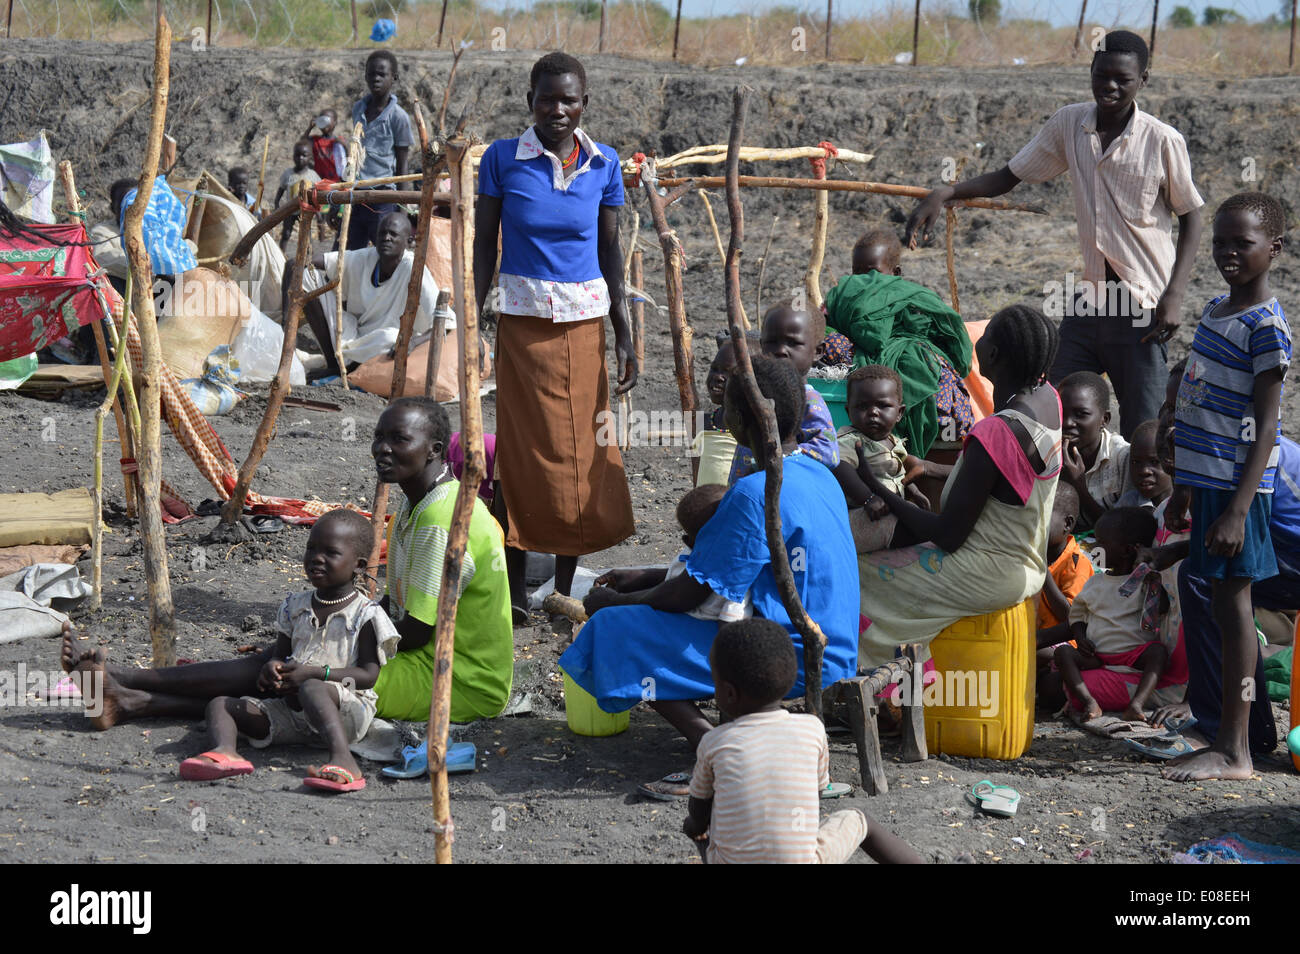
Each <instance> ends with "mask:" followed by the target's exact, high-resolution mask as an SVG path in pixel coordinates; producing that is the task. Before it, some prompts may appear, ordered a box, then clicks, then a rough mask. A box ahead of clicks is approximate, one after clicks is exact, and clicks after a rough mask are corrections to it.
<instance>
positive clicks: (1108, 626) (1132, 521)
mask: <svg viewBox="0 0 1300 954" xmlns="http://www.w3.org/2000/svg"><path fill="white" fill-rule="evenodd" d="M1155 535H1156V518H1155V517H1154V516H1152V514H1151V511H1150V510H1148V509H1145V508H1142V507H1124V508H1116V509H1114V510H1108V511H1106V513H1104V514H1102V517H1101V519H1100V520H1098V521H1097V545H1098V546H1099V547H1100V548H1101V556H1102V560H1103V565H1104V567H1105V572H1104V573H1098V574H1095V575H1094V576H1093V577H1092V578H1091V579H1090V580H1088V582H1087V583H1085V584H1084V585H1083V589H1082V590H1080V591H1079V595H1078V596H1076V597H1075V598H1074V603H1073V604H1071V606H1070V632H1071V634H1072V635H1073V636H1074V641H1075V645H1074V646H1068V645H1067V646H1058V647H1057V648H1056V654H1055V661H1056V667H1057V669H1059V670H1060V676H1061V682H1062V685H1063V688H1064V689H1065V691H1066V694H1067V695H1068V696H1069V699H1070V704H1071V705H1072V706H1073V707H1074V708H1075V709H1077V710H1079V711H1081V712H1082V713H1083V718H1084V720H1085V721H1091V720H1092V719H1096V718H1099V717H1100V716H1101V715H1102V714H1103V712H1106V711H1119V710H1122V712H1123V714H1122V715H1121V716H1120V718H1122V719H1124V720H1126V721H1129V722H1145V721H1146V713H1145V710H1146V706H1147V702H1148V700H1151V699H1152V698H1153V697H1155V693H1156V691H1157V690H1169V691H1168V692H1163V693H1162V694H1161V695H1160V696H1159V697H1155V704H1156V705H1164V704H1165V703H1168V702H1176V701H1178V699H1179V698H1181V695H1182V687H1183V686H1184V685H1185V684H1186V682H1187V660H1186V656H1185V655H1184V654H1183V653H1182V652H1181V646H1179V645H1178V638H1177V629H1176V623H1173V621H1172V620H1171V619H1170V613H1169V610H1170V604H1171V600H1170V596H1169V593H1170V591H1171V590H1172V592H1174V594H1175V596H1176V594H1177V589H1176V587H1166V586H1164V584H1163V582H1161V578H1160V574H1159V573H1156V572H1153V573H1152V574H1150V575H1149V576H1148V577H1147V578H1146V579H1143V580H1140V581H1139V580H1136V579H1133V578H1132V577H1133V575H1134V570H1135V568H1137V553H1138V549H1139V548H1149V547H1150V546H1151V544H1152V542H1153V541H1154V539H1155ZM1175 656H1177V659H1174V657H1175ZM1171 660H1173V661H1174V662H1176V665H1171Z"/></svg>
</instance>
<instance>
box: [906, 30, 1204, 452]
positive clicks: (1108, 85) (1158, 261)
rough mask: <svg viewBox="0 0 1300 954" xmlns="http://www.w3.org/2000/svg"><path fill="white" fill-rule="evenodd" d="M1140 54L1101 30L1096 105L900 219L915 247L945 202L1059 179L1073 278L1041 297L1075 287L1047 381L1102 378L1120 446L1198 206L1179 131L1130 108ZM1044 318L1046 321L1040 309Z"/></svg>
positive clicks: (1157, 347) (1131, 39) (1181, 279)
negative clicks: (1068, 207) (1116, 417)
mask: <svg viewBox="0 0 1300 954" xmlns="http://www.w3.org/2000/svg"><path fill="white" fill-rule="evenodd" d="M1148 55H1149V54H1148V50H1147V45H1146V42H1145V41H1144V40H1143V39H1142V38H1141V37H1139V36H1137V35H1136V34H1134V33H1130V32H1128V31H1127V30H1116V31H1113V32H1111V33H1108V34H1106V36H1105V39H1104V40H1103V42H1102V44H1101V46H1100V47H1099V48H1098V49H1097V51H1096V52H1095V53H1094V55H1093V58H1092V93H1093V99H1094V100H1095V103H1074V104H1071V105H1069V106H1065V107H1063V108H1061V109H1059V110H1057V112H1056V113H1055V114H1054V115H1053V116H1052V117H1051V119H1049V120H1048V121H1047V123H1046V124H1045V125H1044V126H1043V127H1042V129H1040V130H1039V131H1038V133H1037V135H1035V136H1034V138H1033V139H1032V140H1030V142H1029V143H1028V144H1027V145H1026V146H1025V147H1024V148H1023V149H1021V150H1020V151H1019V152H1018V153H1016V155H1015V156H1014V157H1012V159H1011V161H1010V162H1008V163H1007V164H1006V165H1005V166H1003V167H1002V168H1001V169H999V170H998V171H996V172H990V173H987V174H985V175H982V176H978V177H977V178H974V179H968V180H966V181H964V182H958V183H956V184H954V185H951V186H943V187H941V188H939V189H935V190H934V191H933V192H931V193H930V194H929V195H927V196H926V197H925V199H924V200H922V202H921V204H920V205H918V206H917V208H916V211H914V212H913V213H912V217H911V218H910V219H909V220H908V223H907V239H908V241H909V242H911V243H913V244H915V243H914V238H913V237H914V235H916V234H917V232H918V230H919V231H920V232H921V233H922V234H923V235H924V237H926V238H927V239H928V238H929V235H930V229H931V226H932V225H933V223H934V222H935V221H936V220H937V218H938V216H939V214H940V211H941V210H942V209H943V206H944V203H946V202H948V201H951V200H953V199H973V198H976V197H980V196H997V195H1002V194H1003V193H1006V192H1009V191H1011V190H1012V189H1013V188H1015V187H1016V186H1017V185H1019V184H1020V183H1021V182H1045V181H1047V180H1048V179H1053V178H1055V177H1056V176H1059V175H1060V174H1061V173H1063V172H1067V171H1068V172H1069V173H1070V188H1071V191H1072V192H1073V194H1074V212H1075V218H1076V219H1077V221H1078V228H1079V247H1080V250H1081V251H1082V253H1083V263H1084V268H1083V280H1082V281H1081V282H1080V281H1076V280H1074V278H1073V277H1072V276H1067V280H1066V281H1065V282H1064V283H1062V282H1049V283H1048V284H1047V286H1046V287H1045V289H1044V291H1045V294H1046V292H1047V290H1048V288H1051V287H1053V286H1055V287H1058V288H1061V289H1065V291H1066V296H1065V297H1066V298H1071V297H1072V295H1073V291H1074V289H1079V290H1080V294H1079V295H1078V296H1077V297H1073V300H1064V301H1061V302H1058V303H1057V304H1058V305H1059V306H1060V307H1059V309H1058V311H1057V314H1062V315H1063V317H1062V320H1061V345H1060V350H1059V351H1058V353H1057V356H1056V362H1055V364H1054V365H1053V366H1052V371H1051V375H1050V377H1051V381H1052V383H1053V384H1055V383H1056V382H1058V381H1060V380H1061V379H1062V378H1064V377H1065V376H1067V375H1069V374H1072V373H1074V372H1075V371H1095V372H1097V373H1105V374H1106V375H1108V376H1109V377H1110V382H1111V385H1112V386H1113V387H1114V388H1115V396H1116V397H1117V398H1118V399H1119V407H1120V434H1121V435H1122V436H1123V437H1124V439H1125V440H1126V441H1127V440H1131V439H1132V436H1133V432H1134V430H1136V429H1137V426H1138V425H1139V424H1141V423H1142V422H1143V421H1146V420H1150V419H1151V418H1153V417H1155V416H1156V412H1157V411H1158V410H1159V408H1160V404H1161V402H1162V401H1163V400H1164V382H1165V366H1166V361H1167V357H1168V355H1167V351H1166V342H1168V341H1169V339H1170V338H1172V337H1173V336H1174V333H1175V332H1176V331H1177V330H1178V325H1179V323H1180V317H1179V313H1180V312H1181V310H1182V303H1183V293H1184V290H1185V289H1186V287H1187V279H1188V277H1189V276H1190V275H1191V270H1192V264H1193V261H1194V259H1195V257H1196V246H1197V243H1198V242H1199V240H1200V236H1201V217H1200V207H1201V206H1202V205H1203V204H1204V201H1203V200H1202V199H1201V196H1200V194H1199V193H1198V192H1197V191H1196V186H1195V185H1194V184H1193V182H1192V172H1191V160H1190V158H1189V157H1188V154H1187V143H1186V141H1185V140H1184V139H1183V137H1182V135H1181V134H1179V132H1178V131H1177V130H1176V129H1174V128H1173V127H1172V126H1169V125H1167V124H1165V123H1162V122H1160V120H1158V119H1156V118H1155V117H1154V116H1151V115H1149V114H1147V113H1144V112H1142V110H1140V109H1139V108H1138V106H1137V102H1136V97H1137V94H1138V91H1139V90H1140V89H1142V88H1143V87H1144V86H1146V84H1147V77H1148V74H1147V60H1148ZM1174 218H1177V219H1178V241H1177V244H1176V245H1175V242H1174V239H1173V219H1174ZM1046 310H1047V311H1048V313H1049V314H1051V308H1050V302H1049V307H1048V308H1047V309H1046Z"/></svg>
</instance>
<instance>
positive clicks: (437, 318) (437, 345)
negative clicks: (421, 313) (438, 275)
mask: <svg viewBox="0 0 1300 954" xmlns="http://www.w3.org/2000/svg"><path fill="white" fill-rule="evenodd" d="M450 300H451V292H450V290H448V289H446V288H441V289H439V290H438V303H437V305H435V306H434V309H433V331H432V335H433V337H431V338H430V339H429V361H428V363H427V364H426V365H425V366H424V396H425V397H431V398H434V399H435V400H436V399H437V396H438V369H439V368H440V367H442V344H443V339H444V338H445V337H446V336H447V315H446V311H447V303H448V302H449V301H450Z"/></svg>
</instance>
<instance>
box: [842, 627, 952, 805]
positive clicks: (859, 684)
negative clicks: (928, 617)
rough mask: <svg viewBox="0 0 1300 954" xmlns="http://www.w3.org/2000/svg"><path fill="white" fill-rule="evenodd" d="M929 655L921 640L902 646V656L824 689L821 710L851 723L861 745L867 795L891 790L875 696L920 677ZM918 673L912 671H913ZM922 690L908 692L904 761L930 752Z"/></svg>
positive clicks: (919, 759)
mask: <svg viewBox="0 0 1300 954" xmlns="http://www.w3.org/2000/svg"><path fill="white" fill-rule="evenodd" d="M928 658H929V653H928V652H927V651H926V648H925V647H924V646H923V645H921V644H920V643H910V644H908V645H906V646H904V647H903V656H902V657H901V658H899V659H895V660H893V661H892V662H888V663H886V664H885V665H883V666H879V667H877V668H876V669H874V670H872V671H871V672H870V673H868V674H866V675H861V676H853V677H852V678H849V679H841V680H840V681H839V682H836V683H834V684H833V685H831V686H830V687H828V688H827V689H826V690H825V692H823V693H822V711H823V712H824V713H825V714H826V715H828V716H829V715H832V714H834V715H836V716H838V717H839V718H841V719H843V720H844V721H845V722H846V723H848V726H849V729H850V730H851V731H852V732H853V741H854V742H855V743H856V744H857V747H858V767H859V769H860V771H861V773H862V787H863V788H864V789H865V790H866V793H867V794H868V795H881V794H884V793H885V792H888V791H889V781H888V779H886V778H885V763H884V759H883V758H882V756H881V754H880V727H879V725H878V724H877V722H876V717H877V715H878V714H879V712H880V706H879V705H878V704H877V702H876V696H877V695H878V694H879V693H881V692H883V691H884V690H885V689H887V688H888V687H889V686H891V685H894V684H896V683H897V682H899V677H900V675H901V676H902V677H903V678H906V679H914V678H919V673H920V671H921V667H922V665H923V664H924V663H925V660H926V659H928ZM914 673H915V674H917V675H913V674H914ZM919 696H920V694H919V693H910V692H909V693H906V694H905V698H906V700H907V703H908V704H907V705H905V706H903V753H902V756H903V761H904V762H924V761H925V760H926V759H927V758H929V755H928V754H927V750H926V747H925V714H924V713H923V712H922V711H921V699H920V697H919Z"/></svg>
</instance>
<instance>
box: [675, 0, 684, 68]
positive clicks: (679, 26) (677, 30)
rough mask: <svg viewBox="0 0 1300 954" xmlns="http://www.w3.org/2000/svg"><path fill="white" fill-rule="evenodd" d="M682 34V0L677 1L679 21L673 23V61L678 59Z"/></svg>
mask: <svg viewBox="0 0 1300 954" xmlns="http://www.w3.org/2000/svg"><path fill="white" fill-rule="evenodd" d="M681 32H682V0H677V19H676V20H675V21H674V22H673V59H674V60H676V59H677V38H678V36H679V35H680V34H681Z"/></svg>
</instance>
